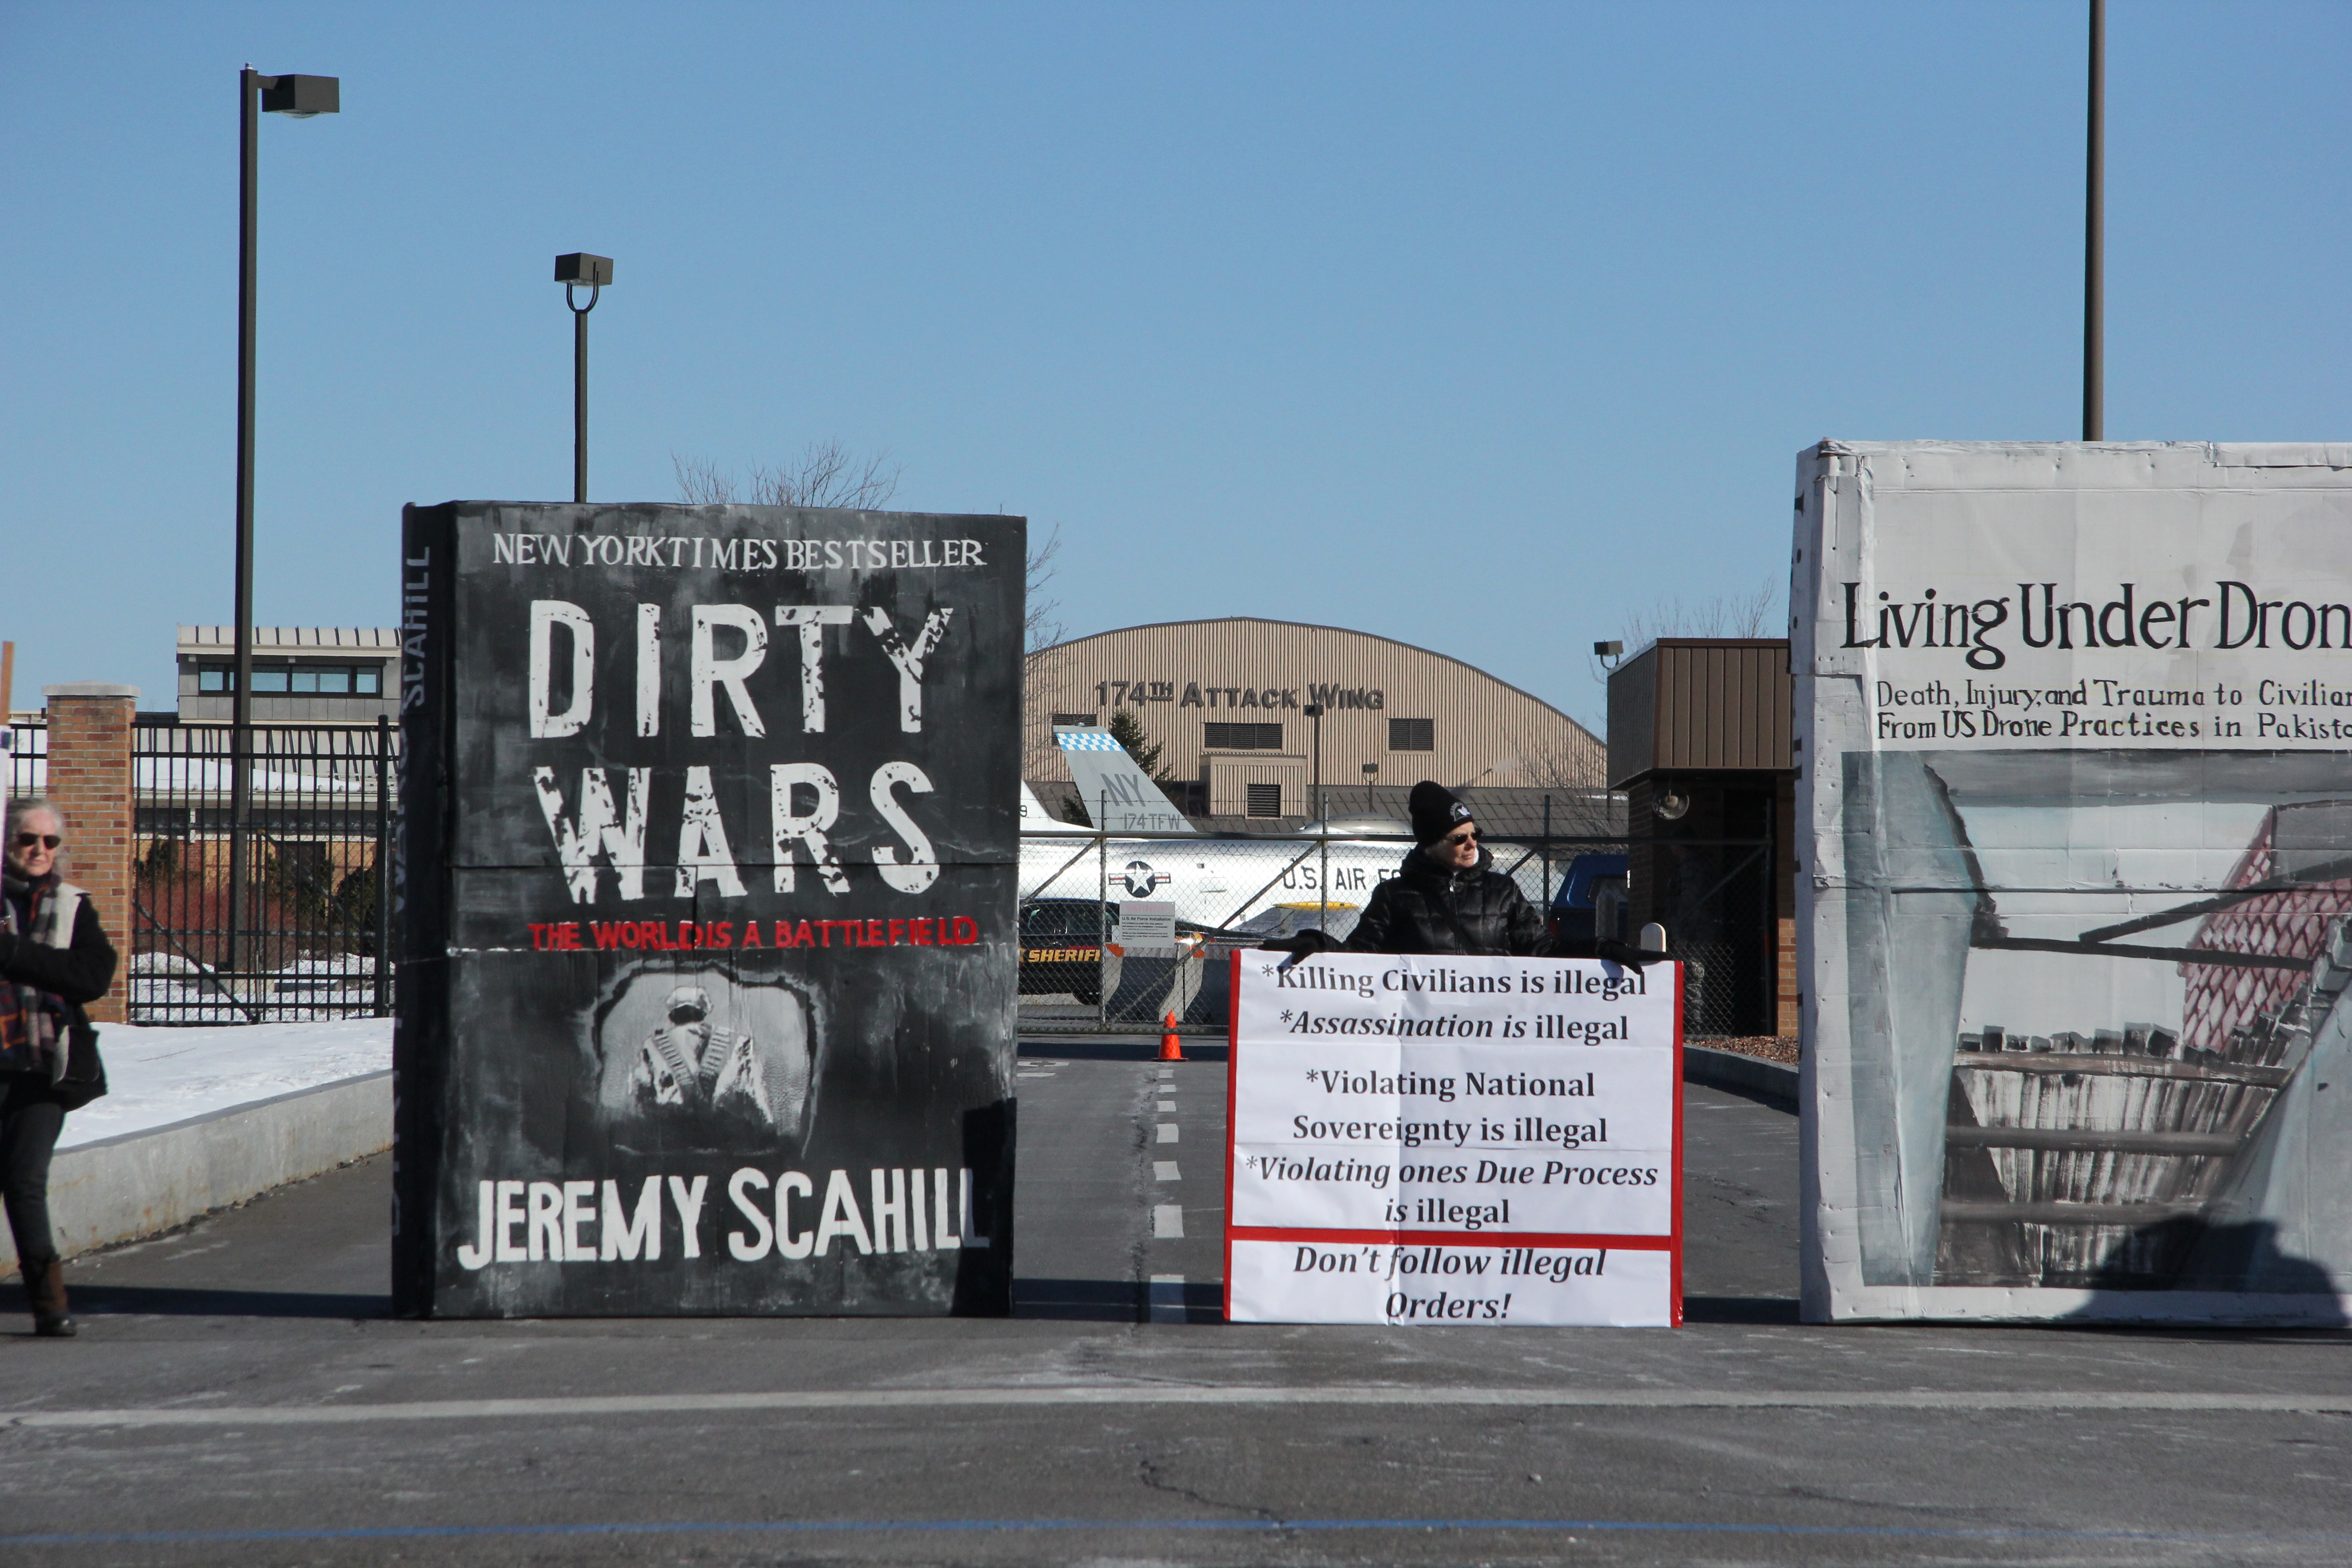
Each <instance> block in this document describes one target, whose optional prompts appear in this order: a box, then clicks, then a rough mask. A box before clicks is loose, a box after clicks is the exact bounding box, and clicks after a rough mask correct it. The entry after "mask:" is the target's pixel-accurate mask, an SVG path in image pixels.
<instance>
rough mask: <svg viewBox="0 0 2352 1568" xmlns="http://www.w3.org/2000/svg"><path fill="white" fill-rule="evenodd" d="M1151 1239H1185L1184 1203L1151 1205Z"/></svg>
mask: <svg viewBox="0 0 2352 1568" xmlns="http://www.w3.org/2000/svg"><path fill="white" fill-rule="evenodd" d="M1151 1239H1152V1240H1154V1241H1181V1240H1183V1239H1184V1205H1181V1204H1154V1205H1151Z"/></svg>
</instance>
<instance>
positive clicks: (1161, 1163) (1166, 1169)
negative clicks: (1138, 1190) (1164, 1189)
mask: <svg viewBox="0 0 2352 1568" xmlns="http://www.w3.org/2000/svg"><path fill="white" fill-rule="evenodd" d="M1151 1179H1152V1180H1153V1181H1155V1182H1181V1181H1182V1180H1183V1179H1184V1178H1183V1177H1181V1176H1180V1175H1178V1174H1177V1173H1176V1162H1175V1161H1173V1160H1154V1161H1152V1162H1151Z"/></svg>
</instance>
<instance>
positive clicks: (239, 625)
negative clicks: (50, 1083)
mask: <svg viewBox="0 0 2352 1568" xmlns="http://www.w3.org/2000/svg"><path fill="white" fill-rule="evenodd" d="M341 108H342V82H341V79H340V78H336V77H331V76H263V75H261V74H260V73H259V72H258V71H257V70H255V69H254V68H252V67H251V66H247V67H246V68H244V69H243V70H241V71H239V72H238V73H237V78H236V115H237V152H238V157H239V159H240V163H239V165H238V179H237V241H236V675H235V677H234V678H233V679H235V681H236V688H235V689H234V691H233V692H232V693H231V695H230V699H229V711H230V714H231V721H230V729H229V786H228V794H229V800H228V816H229V833H228V942H227V944H226V949H225V951H224V954H223V958H224V962H223V965H222V966H223V967H224V968H225V969H226V970H227V971H228V972H229V973H230V974H231V975H232V976H234V975H235V973H236V966H237V945H238V941H239V939H240V937H241V936H242V934H243V932H244V931H245V916H246V897H247V887H246V840H247V836H248V835H247V826H248V819H249V818H250V816H251V814H252V805H253V803H252V798H251V794H250V791H249V789H248V787H247V786H248V784H249V781H248V780H247V777H246V770H247V763H248V760H249V758H250V756H251V752H252V750H253V331H254V296H255V283H254V274H255V268H256V266H257V263H258V261H259V256H258V254H257V252H258V249H259V237H260V231H259V226H258V220H259V207H260V199H261V190H260V185H261V165H260V153H261V116H262V112H263V111H264V110H267V111H268V112H269V113H271V114H283V115H285V116H286V117H287V118H289V119H290V120H308V119H310V117H311V116H312V115H314V114H333V113H336V112H338V111H340V110H341ZM232 984H234V981H233V980H232Z"/></svg>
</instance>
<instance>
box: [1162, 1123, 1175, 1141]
mask: <svg viewBox="0 0 2352 1568" xmlns="http://www.w3.org/2000/svg"><path fill="white" fill-rule="evenodd" d="M1160 1142H1162V1143H1173V1142H1176V1124H1175V1123H1174V1122H1173V1121H1163V1122H1161V1123H1160Z"/></svg>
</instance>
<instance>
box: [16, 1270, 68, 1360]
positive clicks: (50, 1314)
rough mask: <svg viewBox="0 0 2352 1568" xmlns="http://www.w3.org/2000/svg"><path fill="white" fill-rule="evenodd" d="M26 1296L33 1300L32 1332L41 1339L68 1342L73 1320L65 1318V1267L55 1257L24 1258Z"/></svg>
mask: <svg viewBox="0 0 2352 1568" xmlns="http://www.w3.org/2000/svg"><path fill="white" fill-rule="evenodd" d="M23 1268H24V1271H25V1294H26V1295H27V1296H30V1297H31V1298H32V1299H33V1332H35V1333H37V1334H38V1335H40V1336H41V1337H42V1338H43V1339H50V1340H69V1339H71V1338H73V1336H74V1321H73V1319H72V1318H71V1317H69V1316H68V1315H67V1309H66V1271H65V1265H64V1264H63V1263H60V1262H59V1261H58V1259H56V1258H26V1259H25V1260H24V1263H23Z"/></svg>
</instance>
